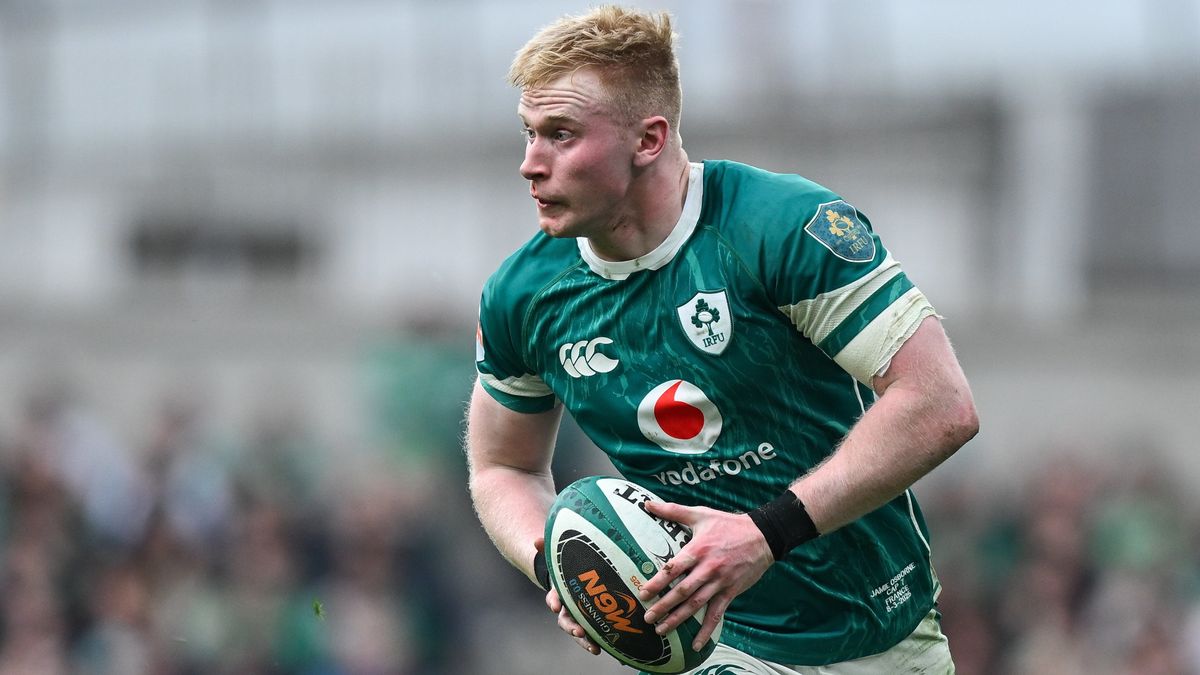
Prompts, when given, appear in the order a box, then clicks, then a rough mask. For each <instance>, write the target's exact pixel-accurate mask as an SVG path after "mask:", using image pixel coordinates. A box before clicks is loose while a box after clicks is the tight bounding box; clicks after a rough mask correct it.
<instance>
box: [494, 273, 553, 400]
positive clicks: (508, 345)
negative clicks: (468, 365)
mask: <svg viewBox="0 0 1200 675" xmlns="http://www.w3.org/2000/svg"><path fill="white" fill-rule="evenodd" d="M518 300H519V295H518V294H517V293H513V292H508V293H506V292H505V289H504V287H503V283H502V282H501V281H500V280H498V279H497V277H493V278H492V279H490V280H489V281H488V283H487V284H486V285H485V286H484V290H483V295H482V297H481V299H480V302H479V325H478V327H477V329H476V331H475V369H476V370H477V371H478V372H479V382H480V384H481V385H482V386H483V388H484V390H485V391H487V393H488V394H490V395H491V396H492V398H494V399H496V401H498V402H499V403H500V404H501V405H503V406H504V407H506V408H508V409H510V410H514V411H516V412H520V413H537V412H545V411H546V410H550V409H551V408H552V407H554V400H555V397H554V393H553V392H552V391H551V390H550V387H548V386H547V385H546V383H545V382H544V381H543V380H542V378H541V377H539V376H538V375H537V371H536V369H535V368H534V367H533V366H531V365H530V364H529V363H528V362H527V361H528V359H526V358H525V356H524V354H525V352H526V350H525V349H524V343H525V340H524V336H523V335H522V332H523V331H522V314H523V313H522V311H521V306H522V303H520V302H519V301H518Z"/></svg>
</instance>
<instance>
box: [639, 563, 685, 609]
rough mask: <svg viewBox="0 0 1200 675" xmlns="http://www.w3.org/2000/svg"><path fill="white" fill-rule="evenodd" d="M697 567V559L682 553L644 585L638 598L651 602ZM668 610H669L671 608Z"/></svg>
mask: <svg viewBox="0 0 1200 675" xmlns="http://www.w3.org/2000/svg"><path fill="white" fill-rule="evenodd" d="M695 566H696V559H695V558H693V557H691V556H690V555H687V554H685V553H684V552H683V551H680V552H679V555H677V556H675V557H674V558H672V559H671V560H670V561H668V562H667V564H665V565H663V566H662V569H660V570H659V571H658V574H655V575H654V576H652V577H650V580H649V581H647V582H646V583H645V584H642V590H641V591H639V592H638V596H639V597H640V598H641V599H642V600H649V599H650V598H652V597H654V596H656V595H658V594H659V593H662V592H663V591H665V590H666V589H667V587H668V586H670V585H671V584H672V583H674V582H675V580H676V579H678V578H679V577H681V576H683V575H685V574H687V573H688V572H689V571H691V569H692V568H693V567H695ZM677 602H678V601H677ZM671 606H672V607H673V606H674V604H672V605H671ZM666 609H669V607H668V608H666Z"/></svg>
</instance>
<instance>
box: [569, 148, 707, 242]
mask: <svg viewBox="0 0 1200 675" xmlns="http://www.w3.org/2000/svg"><path fill="white" fill-rule="evenodd" d="M690 175H691V165H690V164H689V163H688V157H687V153H686V152H684V151H683V149H682V148H681V149H680V150H679V152H678V153H676V158H675V159H673V160H671V161H670V162H664V163H663V164H662V166H655V167H653V168H652V169H651V170H649V172H648V173H647V174H645V175H643V176H641V177H640V179H639V180H638V181H637V182H636V183H635V184H634V186H633V188H632V189H631V190H630V195H629V200H628V205H629V209H628V210H627V211H626V212H624V213H622V214H621V215H619V216H618V217H617V218H616V219H615V220H614V222H613V224H612V226H611V227H609V228H606V229H605V231H604V232H602V233H600V234H597V235H593V236H591V237H588V242H589V243H590V244H591V246H592V251H594V252H595V253H596V255H598V256H600V257H601V258H603V259H605V260H612V261H621V260H633V259H634V258H640V257H641V256H644V255H646V254H647V253H649V252H650V251H653V250H654V249H655V248H657V247H658V245H659V244H661V243H663V241H664V240H665V239H666V238H667V236H668V235H670V234H671V231H672V230H673V229H675V225H676V224H677V223H678V222H679V216H680V215H681V214H682V213H683V204H684V202H685V201H686V200H687V190H688V179H689V177H690Z"/></svg>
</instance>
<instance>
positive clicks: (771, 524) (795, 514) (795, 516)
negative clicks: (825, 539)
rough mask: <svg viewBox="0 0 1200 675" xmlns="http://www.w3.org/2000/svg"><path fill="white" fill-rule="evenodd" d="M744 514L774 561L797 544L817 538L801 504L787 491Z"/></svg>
mask: <svg viewBox="0 0 1200 675" xmlns="http://www.w3.org/2000/svg"><path fill="white" fill-rule="evenodd" d="M746 515H748V516H750V520H752V521H754V524H755V525H757V526H758V529H759V530H762V534H763V538H764V539H766V540H767V546H768V547H770V549H771V555H773V556H775V560H776V561H778V560H781V559H782V558H783V556H785V555H787V554H788V552H789V551H791V550H792V549H794V548H796V547H797V546H799V545H800V544H803V543H804V542H806V541H809V540H810V539H816V538H817V537H819V536H821V533H820V532H818V531H817V526H816V525H815V524H813V521H812V518H810V517H809V515H808V511H805V510H804V504H803V503H802V502H801V501H800V498H799V497H797V496H796V493H795V492H792V491H791V490H784V491H783V494H781V495H779V496H778V497H776V498H775V499H773V500H771V501H769V502H767V503H766V504H763V505H762V506H760V507H758V508H757V509H754V510H753V511H749V512H747V513H746Z"/></svg>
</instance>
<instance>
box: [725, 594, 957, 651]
mask: <svg viewBox="0 0 1200 675" xmlns="http://www.w3.org/2000/svg"><path fill="white" fill-rule="evenodd" d="M936 606H937V603H936V602H935V601H934V600H933V599H932V598H930V599H929V601H928V602H927V603H926V604H924V605H923V606H922V609H921V611H920V612H918V613H917V615H916V619H915V620H914V621H913V622H912V625H910V626H908V627H907V628H905V629H904V630H902V631H901V632H900V633H899V634H898V635H896V636H895V638H894V639H890V640H888V641H887V642H884V643H882V644H880V643H876V644H875V645H873V646H872V647H871V649H872V651H863V652H850V653H836V651H835V650H836V649H837V648H838V644H840V643H841V642H843V640H841V639H836V638H831V639H825V640H818V641H814V640H805V642H809V643H812V645H811V646H808V647H805V648H802V649H795V648H787V647H780V646H775V645H768V644H764V641H766V640H773V641H776V642H778V641H780V639H781V638H780V636H776V635H774V634H771V633H767V632H765V631H760V630H757V629H754V628H750V627H749V626H739V625H738V624H731V623H730V622H729V620H728V618H726V621H725V625H724V627H722V629H721V642H723V643H724V644H727V645H729V646H730V647H733V648H734V649H739V650H741V651H743V652H745V653H747V654H749V655H751V656H753V657H755V658H758V659H763V660H764V661H774V662H775V663H786V664H789V665H792V666H827V665H829V664H831V663H841V662H843V661H853V660H855V659H862V658H866V657H868V656H875V655H876V654H882V653H883V652H886V651H887V650H889V649H891V648H892V647H895V646H896V645H898V644H900V643H901V642H903V641H904V640H905V639H906V638H907V637H908V636H909V635H911V634H912V632H913V631H915V630H916V629H917V627H918V626H920V625H921V622H922V621H924V620H925V617H926V616H927V615H928V614H929V610H931V609H933V608H934V607H936ZM756 634H757V635H756Z"/></svg>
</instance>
